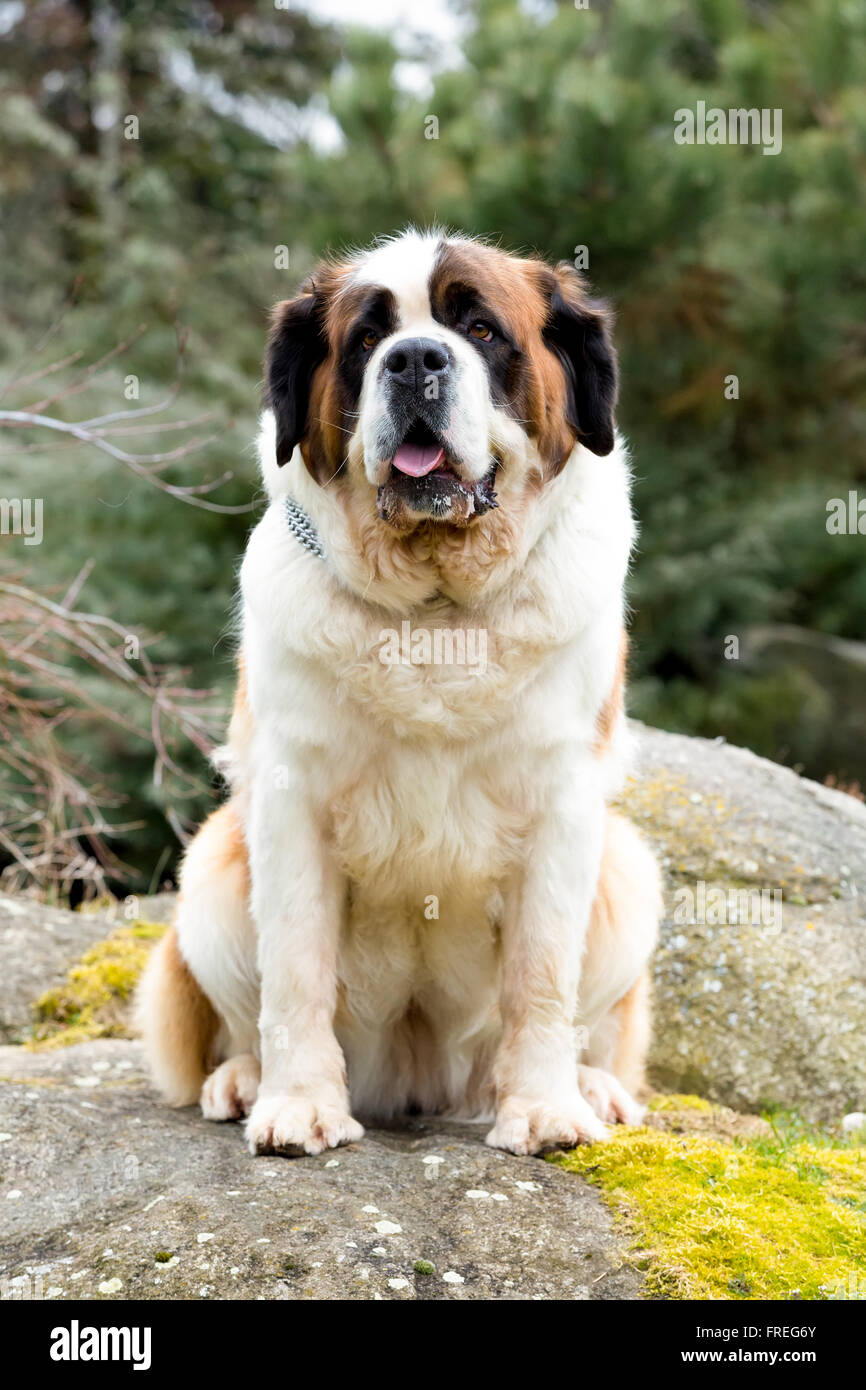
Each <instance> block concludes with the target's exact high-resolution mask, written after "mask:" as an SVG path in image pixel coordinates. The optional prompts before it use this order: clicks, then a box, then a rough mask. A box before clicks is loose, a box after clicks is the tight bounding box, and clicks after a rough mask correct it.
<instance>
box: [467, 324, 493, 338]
mask: <svg viewBox="0 0 866 1390" xmlns="http://www.w3.org/2000/svg"><path fill="white" fill-rule="evenodd" d="M469 332H470V333H471V334H472V336H473V338H480V339H481V341H482V343H489V342H491V341H492V338H493V329H492V328H491V327H490V324H489V323H485V322H484V320H483V319H476V320H475V322H474V323H470V325H469Z"/></svg>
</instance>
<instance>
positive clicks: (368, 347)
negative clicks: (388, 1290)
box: [361, 328, 380, 352]
mask: <svg viewBox="0 0 866 1390" xmlns="http://www.w3.org/2000/svg"><path fill="white" fill-rule="evenodd" d="M379 337H380V335H379V334H378V333H377V332H376V330H375V328H368V329H367V332H366V333H365V334H364V336H363V338H362V339H361V345H362V347H363V348H364V351H365V352H372V350H373V348H374V347H375V346H376V344H377V343H378V342H379Z"/></svg>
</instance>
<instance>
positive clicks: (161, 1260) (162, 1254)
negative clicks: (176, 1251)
mask: <svg viewBox="0 0 866 1390" xmlns="http://www.w3.org/2000/svg"><path fill="white" fill-rule="evenodd" d="M171 1257H172V1256H171V1251H170V1250H157V1252H156V1254H155V1255H154V1257H153V1258H154V1259H155V1260H156V1263H157V1264H158V1265H167V1264H168V1262H169V1260H170V1259H171Z"/></svg>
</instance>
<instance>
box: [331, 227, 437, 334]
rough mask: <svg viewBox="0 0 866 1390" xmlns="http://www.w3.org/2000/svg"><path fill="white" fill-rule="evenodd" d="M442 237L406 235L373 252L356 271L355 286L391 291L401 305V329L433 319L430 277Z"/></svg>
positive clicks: (351, 282) (354, 274) (398, 304)
mask: <svg viewBox="0 0 866 1390" xmlns="http://www.w3.org/2000/svg"><path fill="white" fill-rule="evenodd" d="M441 245H442V237H441V236H439V235H438V234H436V233H432V234H427V235H425V234H424V233H422V232H404V233H403V234H402V236H399V237H395V238H394V240H393V241H386V242H384V243H383V244H382V245H381V246H376V247H374V249H373V250H372V251H369V252H368V253H367V254H366V255H365V256H364V258H363V260H361V261H360V262H359V263H358V266H357V268H356V269H355V270H354V271H353V272H352V275H351V277H350V279H349V283H350V284H352V285H376V286H378V287H380V288H382V289H386V290H390V291H391V293H392V294H393V296H394V299H395V301H396V304H397V312H398V315H399V320H400V327H403V325H405V324H408V323H417V322H418V321H419V320H421V319H429V318H430V317H431V310H430V276H431V275H432V273H433V266H434V263H435V261H436V253H437V252H438V250H439V247H440V246H441Z"/></svg>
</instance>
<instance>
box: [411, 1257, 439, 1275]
mask: <svg viewBox="0 0 866 1390" xmlns="http://www.w3.org/2000/svg"><path fill="white" fill-rule="evenodd" d="M412 1268H413V1269H414V1271H415V1273H416V1274H435V1273H436V1266H435V1265H434V1264H431V1263H430V1261H429V1260H416V1261H415V1263H414V1264H413V1266H412Z"/></svg>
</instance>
